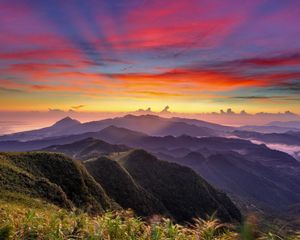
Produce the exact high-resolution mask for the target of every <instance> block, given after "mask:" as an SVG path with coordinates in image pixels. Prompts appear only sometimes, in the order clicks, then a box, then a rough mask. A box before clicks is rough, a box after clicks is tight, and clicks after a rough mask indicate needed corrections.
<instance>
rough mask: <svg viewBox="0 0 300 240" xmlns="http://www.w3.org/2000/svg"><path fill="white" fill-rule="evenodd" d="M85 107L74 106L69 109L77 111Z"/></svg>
mask: <svg viewBox="0 0 300 240" xmlns="http://www.w3.org/2000/svg"><path fill="white" fill-rule="evenodd" d="M84 107H85V105H76V106H72V107H71V108H73V109H75V110H78V109H81V108H84Z"/></svg>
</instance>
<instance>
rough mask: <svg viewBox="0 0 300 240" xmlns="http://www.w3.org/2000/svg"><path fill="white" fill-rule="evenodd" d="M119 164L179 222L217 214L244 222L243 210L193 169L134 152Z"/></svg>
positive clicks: (140, 152) (224, 219) (141, 152)
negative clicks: (240, 210) (241, 213)
mask: <svg viewBox="0 0 300 240" xmlns="http://www.w3.org/2000/svg"><path fill="white" fill-rule="evenodd" d="M118 162H120V164H121V165H122V166H123V167H124V168H125V169H126V170H127V171H128V172H129V174H130V175H131V176H132V177H133V179H134V180H135V181H136V182H137V183H139V184H140V185H141V186H142V187H143V188H144V189H146V190H147V191H149V192H150V193H151V194H153V195H154V196H155V197H156V198H158V199H159V200H160V201H161V202H162V203H163V204H164V206H165V207H166V209H167V210H168V211H169V212H170V213H171V214H172V216H173V217H174V219H176V220H177V221H178V222H185V221H188V220H189V219H193V218H196V217H203V218H205V217H206V216H208V215H212V214H213V213H216V216H217V217H218V218H220V219H222V220H223V221H241V215H240V212H239V210H238V209H237V208H236V207H235V205H234V204H233V203H232V202H231V200H230V199H229V198H228V197H227V196H226V195H225V194H223V193H221V192H218V191H216V190H215V189H214V188H213V187H212V186H210V185H209V184H208V183H207V182H206V181H205V180H204V179H202V178H201V177H200V176H198V175H197V174H196V173H195V172H193V171H192V170H191V169H189V168H186V167H182V166H180V165H177V164H173V163H168V162H164V161H160V160H158V159H157V158H155V157H154V156H152V155H150V154H149V153H147V152H145V151H144V150H133V151H131V152H129V153H128V154H127V155H125V156H123V157H121V158H120V159H119V160H118Z"/></svg>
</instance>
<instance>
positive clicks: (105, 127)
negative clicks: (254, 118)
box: [0, 115, 300, 221]
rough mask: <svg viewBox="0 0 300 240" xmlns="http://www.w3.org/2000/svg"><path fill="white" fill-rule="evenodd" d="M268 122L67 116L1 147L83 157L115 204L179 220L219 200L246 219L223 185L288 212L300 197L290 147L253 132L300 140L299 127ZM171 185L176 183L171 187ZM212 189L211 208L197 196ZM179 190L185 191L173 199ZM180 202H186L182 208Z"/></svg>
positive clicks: (264, 207)
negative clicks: (255, 126)
mask: <svg viewBox="0 0 300 240" xmlns="http://www.w3.org/2000/svg"><path fill="white" fill-rule="evenodd" d="M274 125H275V124H274ZM261 128H262V132H252V131H245V130H242V129H243V127H240V128H233V127H228V126H222V125H218V124H213V123H208V122H204V121H200V120H195V119H186V118H161V117H158V116H153V115H142V116H134V115H126V116H124V117H119V118H113V119H105V120H100V121H94V122H88V123H80V122H79V121H77V120H74V119H71V118H65V119H62V120H60V121H58V122H57V123H55V124H54V125H52V126H50V127H47V128H43V129H38V130H32V131H26V132H21V133H15V134H11V135H5V136H1V137H0V151H6V152H14V151H43V152H45V151H47V152H57V153H64V154H66V155H67V156H69V157H70V158H74V159H76V160H79V161H80V162H81V163H78V164H81V165H80V166H83V168H84V169H85V168H86V169H87V172H88V173H89V175H91V177H92V178H93V179H94V180H95V182H97V184H98V185H100V187H101V188H102V189H103V191H104V193H105V195H106V196H107V197H108V198H109V199H110V200H109V202H110V203H111V205H114V206H121V207H123V208H128V207H130V208H133V209H134V211H135V212H137V213H138V214H139V215H141V216H149V215H152V214H155V213H157V214H163V215H165V216H169V217H171V218H173V219H175V220H177V221H190V218H192V217H193V216H192V215H193V214H191V213H192V212H194V213H197V214H201V212H203V211H204V212H206V213H207V212H209V213H211V211H210V210H211V209H216V207H217V206H218V207H217V208H218V209H221V210H220V214H221V215H220V216H221V218H222V219H224V220H226V221H227V220H229V219H230V218H232V219H239V217H237V214H236V212H237V211H236V210H233V209H234V208H233V207H232V205H231V204H232V203H231V201H230V199H229V198H228V197H226V196H225V195H224V194H223V193H222V192H224V193H226V194H227V195H228V196H229V197H230V198H231V199H232V200H233V201H234V202H235V203H236V204H237V205H238V206H239V207H240V208H241V209H242V211H243V212H244V211H248V210H249V209H253V208H255V209H259V211H264V212H270V213H276V214H279V215H282V214H283V215H284V214H285V213H286V212H288V211H287V209H293V206H297V205H298V204H299V202H300V187H299V186H300V162H299V161H297V160H296V159H295V158H294V157H292V156H290V155H289V154H287V153H285V152H281V151H277V150H273V149H270V148H268V147H267V146H266V145H265V144H254V143H253V142H251V141H249V140H253V139H254V140H258V141H261V142H266V143H283V144H288V145H298V141H299V140H298V138H299V132H294V131H288V132H283V133H264V130H266V128H267V129H268V130H272V128H276V129H277V130H278V128H280V129H283V128H284V129H286V128H285V127H283V126H271V125H270V126H261ZM228 136H235V138H230V137H228ZM237 137H238V138H237ZM135 149H143V150H135ZM11 154H12V156H13V153H11ZM44 154H45V153H44ZM6 155H7V156H10V154H9V153H6ZM45 156H46V158H48V157H47V155H45ZM59 156H60V155H59ZM136 156H138V157H136ZM128 159H130V160H128ZM132 159H136V160H132ZM158 159H160V160H158ZM150 160H151V161H150ZM150 162H152V163H151V164H150ZM135 164H137V165H135ZM149 164H150V165H149ZM173 164H175V165H173ZM137 166H138V167H137ZM144 167H145V169H144ZM148 169H152V170H151V171H150V172H148ZM162 169H168V171H163V170H162ZM178 169H179V170H178ZM184 169H185V170H184ZM177 170H178V171H179V172H182V176H181V174H180V173H179V172H177ZM26 171H27V170H26ZM85 171H86V170H85ZM111 172H113V173H114V174H111ZM30 174H32V173H30ZM141 174H142V175H143V176H147V177H146V179H143V177H142V175H141ZM152 175H153V176H152ZM187 175H190V176H191V177H190V178H188V177H186V176H187ZM116 176H118V177H116ZM154 176H155V177H154ZM166 176H168V177H166ZM177 176H178V177H177ZM183 176H185V177H183ZM160 177H161V178H162V180H161V179H160ZM181 177H182V178H181ZM168 178H170V179H168ZM198 178H199V179H200V180H199V179H198ZM171 179H173V180H174V182H172V181H171ZM196 179H198V180H196ZM177 180H178V181H177ZM188 182H190V183H193V186H196V187H195V188H193V189H190V190H189V191H191V192H194V193H195V191H196V192H197V191H199V192H202V194H200V193H199V194H198V195H197V194H195V195H196V196H197V197H198V198H197V199H196V200H193V197H194V196H192V195H189V192H185V191H184V189H182V188H181V187H182V186H181V185H180V184H181V183H184V188H186V187H187V185H189V184H188ZM165 183H167V184H165ZM200 183H201V184H200ZM204 183H205V184H204ZM155 184H156V185H155ZM172 184H174V185H172ZM197 184H200V185H201V187H200V185H199V186H198V185H197ZM203 184H204V185H205V186H209V187H204V188H205V189H206V190H207V189H210V190H209V193H208V192H205V191H204V190H203V186H204V185H203ZM152 185H155V187H153V186H152ZM169 185H170V186H176V187H173V188H171V189H170V188H169V187H170V186H169ZM158 188H159V189H160V190H159V191H158V190H157V189H158ZM211 188H212V189H213V190H211ZM177 189H178V191H177ZM216 189H218V190H216ZM173 192H174V195H172V194H173ZM211 192H213V195H214V197H213V199H210V200H209V201H210V202H211V203H212V204H211V205H210V206H208V205H206V202H204V203H203V204H204V205H205V208H201V206H197V204H196V201H198V202H199V203H200V202H201V201H202V200H201V197H203V196H202V195H203V194H204V195H210V194H211ZM181 193H184V195H187V197H183V196H181V195H183V194H181ZM165 195H167V196H165ZM175 195H176V196H181V197H180V199H175V200H174V201H175V202H172V201H170V199H173V198H174V197H175ZM217 196H218V197H217ZM219 197H220V198H221V200H220V199H219ZM176 201H179V202H176ZM181 201H182V202H181ZM189 201H191V202H193V206H191V209H193V210H192V211H190V210H189V209H188V208H189V205H188V204H187V202H189ZM71 202H72V201H71ZM226 202H227V203H228V204H225V205H226V206H227V207H228V206H231V207H229V208H230V209H231V211H232V212H231V213H232V214H229V215H228V214H227V215H226V214H225V212H226V211H227V210H226V211H225V210H224V206H223V205H222V204H223V203H226ZM229 202H230V204H229ZM153 203H154V204H153ZM179 203H180V204H179ZM72 204H73V205H74V203H70V204H69V205H72ZM178 204H179V205H178ZM185 204H186V205H185ZM221 205H222V206H221ZM176 206H177V207H178V206H185V207H182V208H183V209H184V210H182V209H177V207H176ZM208 210H209V211H208ZM234 212H235V213H234ZM201 216H203V215H201ZM228 216H230V217H228Z"/></svg>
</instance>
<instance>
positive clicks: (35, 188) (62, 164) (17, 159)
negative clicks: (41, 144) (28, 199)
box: [0, 152, 115, 213]
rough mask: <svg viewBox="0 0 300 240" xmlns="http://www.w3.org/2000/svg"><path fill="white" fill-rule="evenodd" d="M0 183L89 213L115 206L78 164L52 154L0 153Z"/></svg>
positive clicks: (11, 190) (9, 189)
mask: <svg viewBox="0 0 300 240" xmlns="http://www.w3.org/2000/svg"><path fill="white" fill-rule="evenodd" d="M0 186H1V191H8V192H12V193H21V194H25V195H29V196H33V197H36V198H40V199H44V200H45V201H48V202H51V203H54V204H56V205H58V206H61V207H65V208H73V207H76V208H80V209H83V210H85V211H88V212H91V213H100V212H103V211H104V210H108V209H112V207H113V206H114V205H115V204H114V203H113V202H112V201H111V200H110V199H109V198H108V196H107V195H106V193H105V191H104V190H103V189H102V187H101V186H100V185H99V184H98V183H96V182H95V180H94V179H93V178H92V177H91V176H90V175H89V174H88V172H87V171H86V169H85V168H84V167H83V166H82V165H81V164H80V163H78V162H75V161H73V160H72V159H70V158H68V157H65V156H64V155H61V154H56V153H45V152H36V153H0Z"/></svg>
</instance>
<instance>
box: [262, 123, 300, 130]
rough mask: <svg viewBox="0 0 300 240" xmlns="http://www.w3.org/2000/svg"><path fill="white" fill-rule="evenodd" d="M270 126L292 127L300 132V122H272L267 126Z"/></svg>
mask: <svg viewBox="0 0 300 240" xmlns="http://www.w3.org/2000/svg"><path fill="white" fill-rule="evenodd" d="M267 125H268V126H278V127H290V128H298V129H299V130H300V121H287V122H279V121H275V122H270V123H268V124H267Z"/></svg>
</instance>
